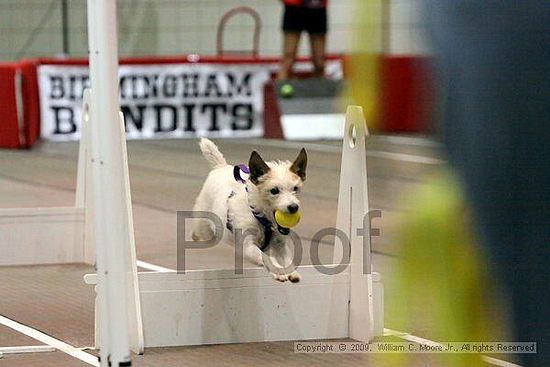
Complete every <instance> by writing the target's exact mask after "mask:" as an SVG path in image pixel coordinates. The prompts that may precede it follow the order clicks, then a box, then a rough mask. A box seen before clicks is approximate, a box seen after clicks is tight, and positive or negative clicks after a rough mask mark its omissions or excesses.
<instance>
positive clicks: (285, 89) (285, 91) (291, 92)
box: [281, 84, 294, 98]
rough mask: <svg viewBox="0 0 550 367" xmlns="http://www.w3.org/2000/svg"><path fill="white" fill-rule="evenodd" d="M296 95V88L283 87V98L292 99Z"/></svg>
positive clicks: (288, 85) (285, 85)
mask: <svg viewBox="0 0 550 367" xmlns="http://www.w3.org/2000/svg"><path fill="white" fill-rule="evenodd" d="M293 95H294V87H293V86H292V85H290V84H284V85H283V86H282V87H281V96H283V97H284V98H291V97H292V96H293Z"/></svg>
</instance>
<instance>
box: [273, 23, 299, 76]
mask: <svg viewBox="0 0 550 367" xmlns="http://www.w3.org/2000/svg"><path fill="white" fill-rule="evenodd" d="M299 44H300V33H299V32H284V33H283V58H282V60H281V68H280V70H279V75H278V76H277V78H278V79H279V80H286V79H288V78H289V77H290V75H291V72H292V66H293V65H294V60H296V53H297V52H298V45H299Z"/></svg>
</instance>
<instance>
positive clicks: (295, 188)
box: [292, 186, 300, 192]
mask: <svg viewBox="0 0 550 367" xmlns="http://www.w3.org/2000/svg"><path fill="white" fill-rule="evenodd" d="M292 190H293V191H294V192H298V190H300V188H299V187H298V186H294V188H293V189H292Z"/></svg>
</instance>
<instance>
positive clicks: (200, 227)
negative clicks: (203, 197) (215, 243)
mask: <svg viewBox="0 0 550 367" xmlns="http://www.w3.org/2000/svg"><path fill="white" fill-rule="evenodd" d="M200 202H201V201H200V200H199V199H197V202H196V203H195V206H193V212H195V213H196V212H208V213H210V210H209V209H208V208H204V207H203V206H202V205H200ZM192 228H193V231H192V233H191V237H192V238H193V241H210V240H212V239H213V238H214V231H213V230H212V226H211V222H210V220H208V219H205V218H200V219H194V220H193V227H192Z"/></svg>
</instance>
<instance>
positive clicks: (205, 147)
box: [199, 138, 227, 168]
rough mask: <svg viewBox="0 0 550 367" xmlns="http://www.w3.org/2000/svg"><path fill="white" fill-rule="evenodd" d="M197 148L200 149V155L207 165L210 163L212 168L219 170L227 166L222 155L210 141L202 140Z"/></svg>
mask: <svg viewBox="0 0 550 367" xmlns="http://www.w3.org/2000/svg"><path fill="white" fill-rule="evenodd" d="M199 147H200V148H201V152H202V155H203V156H204V158H206V160H207V161H208V163H210V166H212V168H219V167H223V166H225V165H227V161H226V160H225V158H224V156H223V154H222V153H221V152H220V150H219V149H218V147H217V146H216V144H214V143H213V142H212V141H211V140H208V139H206V138H202V139H201V141H200V142H199Z"/></svg>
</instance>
